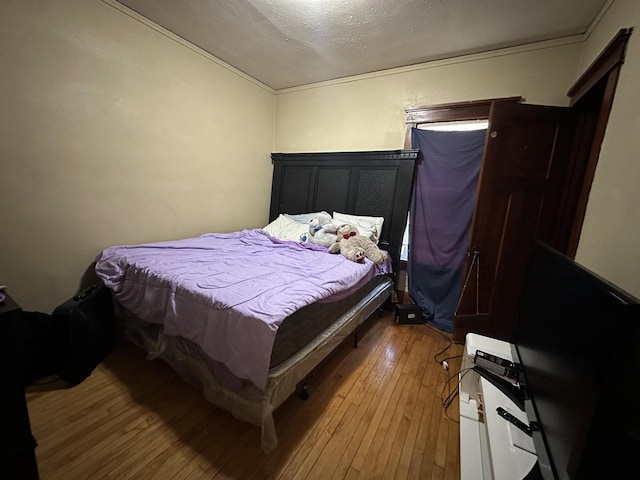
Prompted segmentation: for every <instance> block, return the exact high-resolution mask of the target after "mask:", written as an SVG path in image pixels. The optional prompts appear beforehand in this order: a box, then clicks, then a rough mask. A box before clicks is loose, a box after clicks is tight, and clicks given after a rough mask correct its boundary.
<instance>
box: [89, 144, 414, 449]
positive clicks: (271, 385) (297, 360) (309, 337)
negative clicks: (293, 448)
mask: <svg viewBox="0 0 640 480" xmlns="http://www.w3.org/2000/svg"><path fill="white" fill-rule="evenodd" d="M416 157H417V151H415V150H396V151H378V152H344V153H301V154H291V153H287V154H284V153H275V154H272V161H273V165H274V173H273V183H272V195H271V206H270V213H269V215H270V218H269V225H268V226H267V227H265V228H264V229H252V230H244V231H239V232H232V233H224V234H222V233H210V234H204V235H202V236H200V237H196V238H191V239H182V240H176V241H169V242H156V243H153V244H145V245H122V246H114V247H110V248H108V249H105V250H104V251H103V252H101V254H100V255H99V257H98V260H97V262H96V273H97V274H98V276H99V277H100V278H101V279H102V280H103V282H104V283H105V285H106V286H107V287H109V288H110V289H111V290H112V292H113V294H114V298H115V301H116V309H117V312H118V316H119V318H120V319H121V322H122V324H123V329H124V333H125V336H126V337H127V338H128V339H129V340H130V341H132V342H133V343H135V344H136V345H138V346H140V347H141V348H143V349H144V350H145V351H146V352H148V356H149V358H161V359H163V360H164V361H166V362H167V363H168V364H169V365H171V367H172V368H173V369H175V370H176V371H177V372H178V373H179V374H180V375H181V376H182V377H183V378H184V379H185V380H187V381H188V382H190V383H193V384H195V385H197V386H198V387H200V388H201V389H202V391H203V393H204V395H205V397H206V398H207V400H209V401H210V402H211V403H213V404H214V405H217V406H218V407H221V408H223V409H225V410H227V411H229V412H231V413H232V414H233V415H234V416H235V417H236V418H239V419H241V420H244V421H247V422H250V423H252V424H255V425H258V426H260V427H261V431H262V438H261V440H262V447H263V449H264V450H265V451H267V452H268V451H271V450H273V449H274V448H275V447H276V446H277V435H276V428H275V425H274V422H273V411H274V410H275V409H276V408H277V407H278V406H279V405H281V404H282V403H283V402H284V401H285V400H286V399H287V398H288V397H289V396H290V395H291V394H293V393H294V392H295V391H296V388H298V386H299V385H300V384H301V382H303V381H304V379H305V378H306V377H308V375H309V373H310V372H311V371H312V370H313V369H314V368H315V367H316V366H317V365H318V364H319V363H320V362H321V361H322V360H323V359H325V358H326V357H327V356H328V355H329V354H330V353H331V352H332V351H333V350H334V349H335V348H336V347H337V346H338V345H339V344H340V343H342V342H343V341H344V340H345V339H346V338H347V337H348V336H350V335H352V334H354V332H356V329H357V328H358V326H360V325H361V324H362V323H363V322H364V321H365V320H366V319H367V318H368V317H370V316H371V315H372V314H373V313H374V312H376V311H377V310H379V309H380V308H381V307H382V305H383V304H384V303H385V302H387V301H389V300H390V299H392V298H393V296H394V287H393V280H394V272H397V271H398V269H399V255H400V249H401V243H402V235H403V232H404V228H405V225H406V216H407V211H408V207H409V198H410V194H411V183H412V178H413V171H414V165H415V161H416ZM322 210H324V211H327V212H330V213H333V214H334V218H341V219H351V220H353V222H351V223H356V224H357V222H358V221H359V220H362V219H364V220H363V223H362V225H363V226H364V227H365V229H366V222H367V221H369V220H371V219H380V222H382V219H383V222H384V223H376V222H373V224H374V227H373V230H374V231H375V230H376V228H380V230H378V231H375V233H376V235H377V239H378V246H379V247H380V248H381V249H383V250H386V251H387V252H388V253H389V260H388V262H387V263H385V264H383V265H374V264H373V263H372V262H369V261H367V262H366V263H365V264H363V265H360V264H356V263H354V262H350V261H348V260H346V259H345V258H344V257H343V256H342V255H332V254H329V253H328V252H327V250H326V248H323V247H318V246H315V245H313V244H310V243H302V242H300V241H295V240H299V239H297V238H295V237H294V238H284V237H283V236H281V235H276V234H275V233H274V232H275V231H276V230H273V229H274V228H276V227H275V226H278V228H279V226H280V224H283V225H286V226H287V227H290V228H292V229H293V230H295V229H296V228H297V225H300V226H303V227H304V226H305V225H306V217H305V215H308V214H309V212H311V213H312V212H317V211H322ZM277 232H280V230H277ZM282 235H284V234H282Z"/></svg>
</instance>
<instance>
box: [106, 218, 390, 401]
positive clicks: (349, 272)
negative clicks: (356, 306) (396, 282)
mask: <svg viewBox="0 0 640 480" xmlns="http://www.w3.org/2000/svg"><path fill="white" fill-rule="evenodd" d="M387 270H388V266H385V265H383V266H382V268H380V267H377V266H376V265H374V264H373V263H372V262H370V261H368V260H367V262H366V263H365V264H357V263H354V262H351V261H349V260H347V259H346V258H344V257H343V256H342V255H332V254H329V253H328V252H327V249H326V248H324V247H319V246H317V245H313V244H300V243H297V242H286V241H281V240H278V239H276V238H273V237H271V236H269V235H268V234H267V233H266V232H264V231H263V230H261V229H255V230H244V231H240V232H234V233H228V234H206V235H202V236H200V237H196V238H188V239H184V240H177V241H170V242H159V243H150V244H144V245H129V246H126V245H125V246H115V247H111V248H107V249H105V250H103V251H102V252H101V253H100V255H99V256H98V258H97V261H96V273H97V274H98V276H99V277H100V278H101V279H102V280H103V281H104V283H105V285H106V286H107V287H109V288H110V289H111V290H112V291H113V293H114V296H115V297H116V299H117V300H118V302H119V303H120V304H121V305H122V306H123V307H124V308H126V309H127V310H128V311H129V312H130V313H132V314H133V315H135V316H136V317H137V318H139V319H141V320H144V321H146V322H151V323H160V324H162V325H163V326H164V332H165V334H166V335H172V336H180V337H184V338H187V339H189V340H191V341H192V342H194V343H196V344H197V345H199V346H200V348H201V349H202V350H203V352H204V353H205V354H206V355H207V356H208V357H210V358H211V359H212V360H214V361H217V362H221V363H222V364H224V365H225V366H226V367H227V368H228V369H229V371H230V372H231V373H232V374H233V375H235V376H236V377H239V378H241V379H247V380H250V381H251V382H253V383H254V384H255V385H256V386H257V387H259V388H262V389H263V388H265V386H266V383H267V375H268V370H269V362H270V358H271V350H272V347H273V342H274V338H275V335H276V332H277V329H278V326H279V325H280V324H281V323H282V321H283V320H284V319H285V318H286V317H287V316H289V315H291V314H292V313H293V312H295V311H296V310H298V309H300V308H302V307H304V306H306V305H309V304H311V303H313V302H316V301H333V300H338V299H339V298H343V297H345V296H347V295H348V294H350V293H352V292H353V291H354V290H356V289H358V288H360V287H361V286H363V285H364V284H365V283H367V282H368V281H369V280H371V279H372V278H373V277H374V276H375V275H377V274H383V273H386V272H387Z"/></svg>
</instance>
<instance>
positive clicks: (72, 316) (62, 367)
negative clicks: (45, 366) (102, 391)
mask: <svg viewBox="0 0 640 480" xmlns="http://www.w3.org/2000/svg"><path fill="white" fill-rule="evenodd" d="M51 317H52V323H53V326H54V329H55V330H56V337H57V338H56V340H57V341H56V343H58V356H59V359H58V361H57V362H56V363H57V364H58V365H59V369H58V372H57V373H58V375H59V376H60V378H62V379H63V380H66V381H67V382H69V383H70V384H71V385H77V384H78V383H80V382H81V381H82V380H84V379H85V378H86V377H88V376H89V375H90V374H91V372H92V371H93V369H94V368H95V367H96V366H97V365H98V364H99V363H100V362H101V361H102V359H103V358H104V357H105V356H106V355H107V354H108V353H109V352H110V351H111V350H112V349H113V346H114V344H115V340H116V326H115V318H114V313H113V302H112V300H111V291H110V290H109V289H108V288H106V287H104V286H99V287H97V286H91V287H89V288H87V289H86V290H84V291H83V292H81V293H79V294H78V295H76V296H75V297H73V298H71V299H69V300H67V301H66V302H64V303H63V304H62V305H60V306H58V307H56V309H55V310H54V311H53V313H52V314H51Z"/></svg>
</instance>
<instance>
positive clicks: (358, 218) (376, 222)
mask: <svg viewBox="0 0 640 480" xmlns="http://www.w3.org/2000/svg"><path fill="white" fill-rule="evenodd" d="M333 220H334V222H335V223H338V224H341V223H349V224H351V225H355V226H356V227H358V231H359V232H360V235H364V236H365V237H369V238H370V239H371V240H373V241H374V242H376V243H378V241H379V240H380V235H382V224H383V223H384V217H366V216H362V215H348V214H346V213H339V212H333Z"/></svg>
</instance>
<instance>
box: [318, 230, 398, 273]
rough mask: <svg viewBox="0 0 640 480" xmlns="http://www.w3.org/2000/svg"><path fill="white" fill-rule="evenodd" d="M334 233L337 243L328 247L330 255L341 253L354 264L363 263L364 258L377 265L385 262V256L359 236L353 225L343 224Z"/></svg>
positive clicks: (371, 243) (370, 242)
mask: <svg viewBox="0 0 640 480" xmlns="http://www.w3.org/2000/svg"><path fill="white" fill-rule="evenodd" d="M336 233H337V235H338V241H337V242H335V243H332V244H331V245H330V246H329V252H330V253H341V254H342V255H344V256H345V257H346V258H348V259H349V260H351V261H352V262H356V263H364V259H365V257H366V258H368V259H369V260H371V261H372V262H373V263H375V264H378V265H380V264H382V263H384V262H386V261H387V254H386V253H385V252H383V251H382V250H380V249H379V248H378V246H377V245H376V244H375V243H373V241H371V240H370V239H368V238H367V237H365V236H364V235H360V234H359V233H358V229H357V228H356V227H354V226H353V225H349V224H348V223H344V224H342V225H340V226H339V227H338V230H337V231H336Z"/></svg>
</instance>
